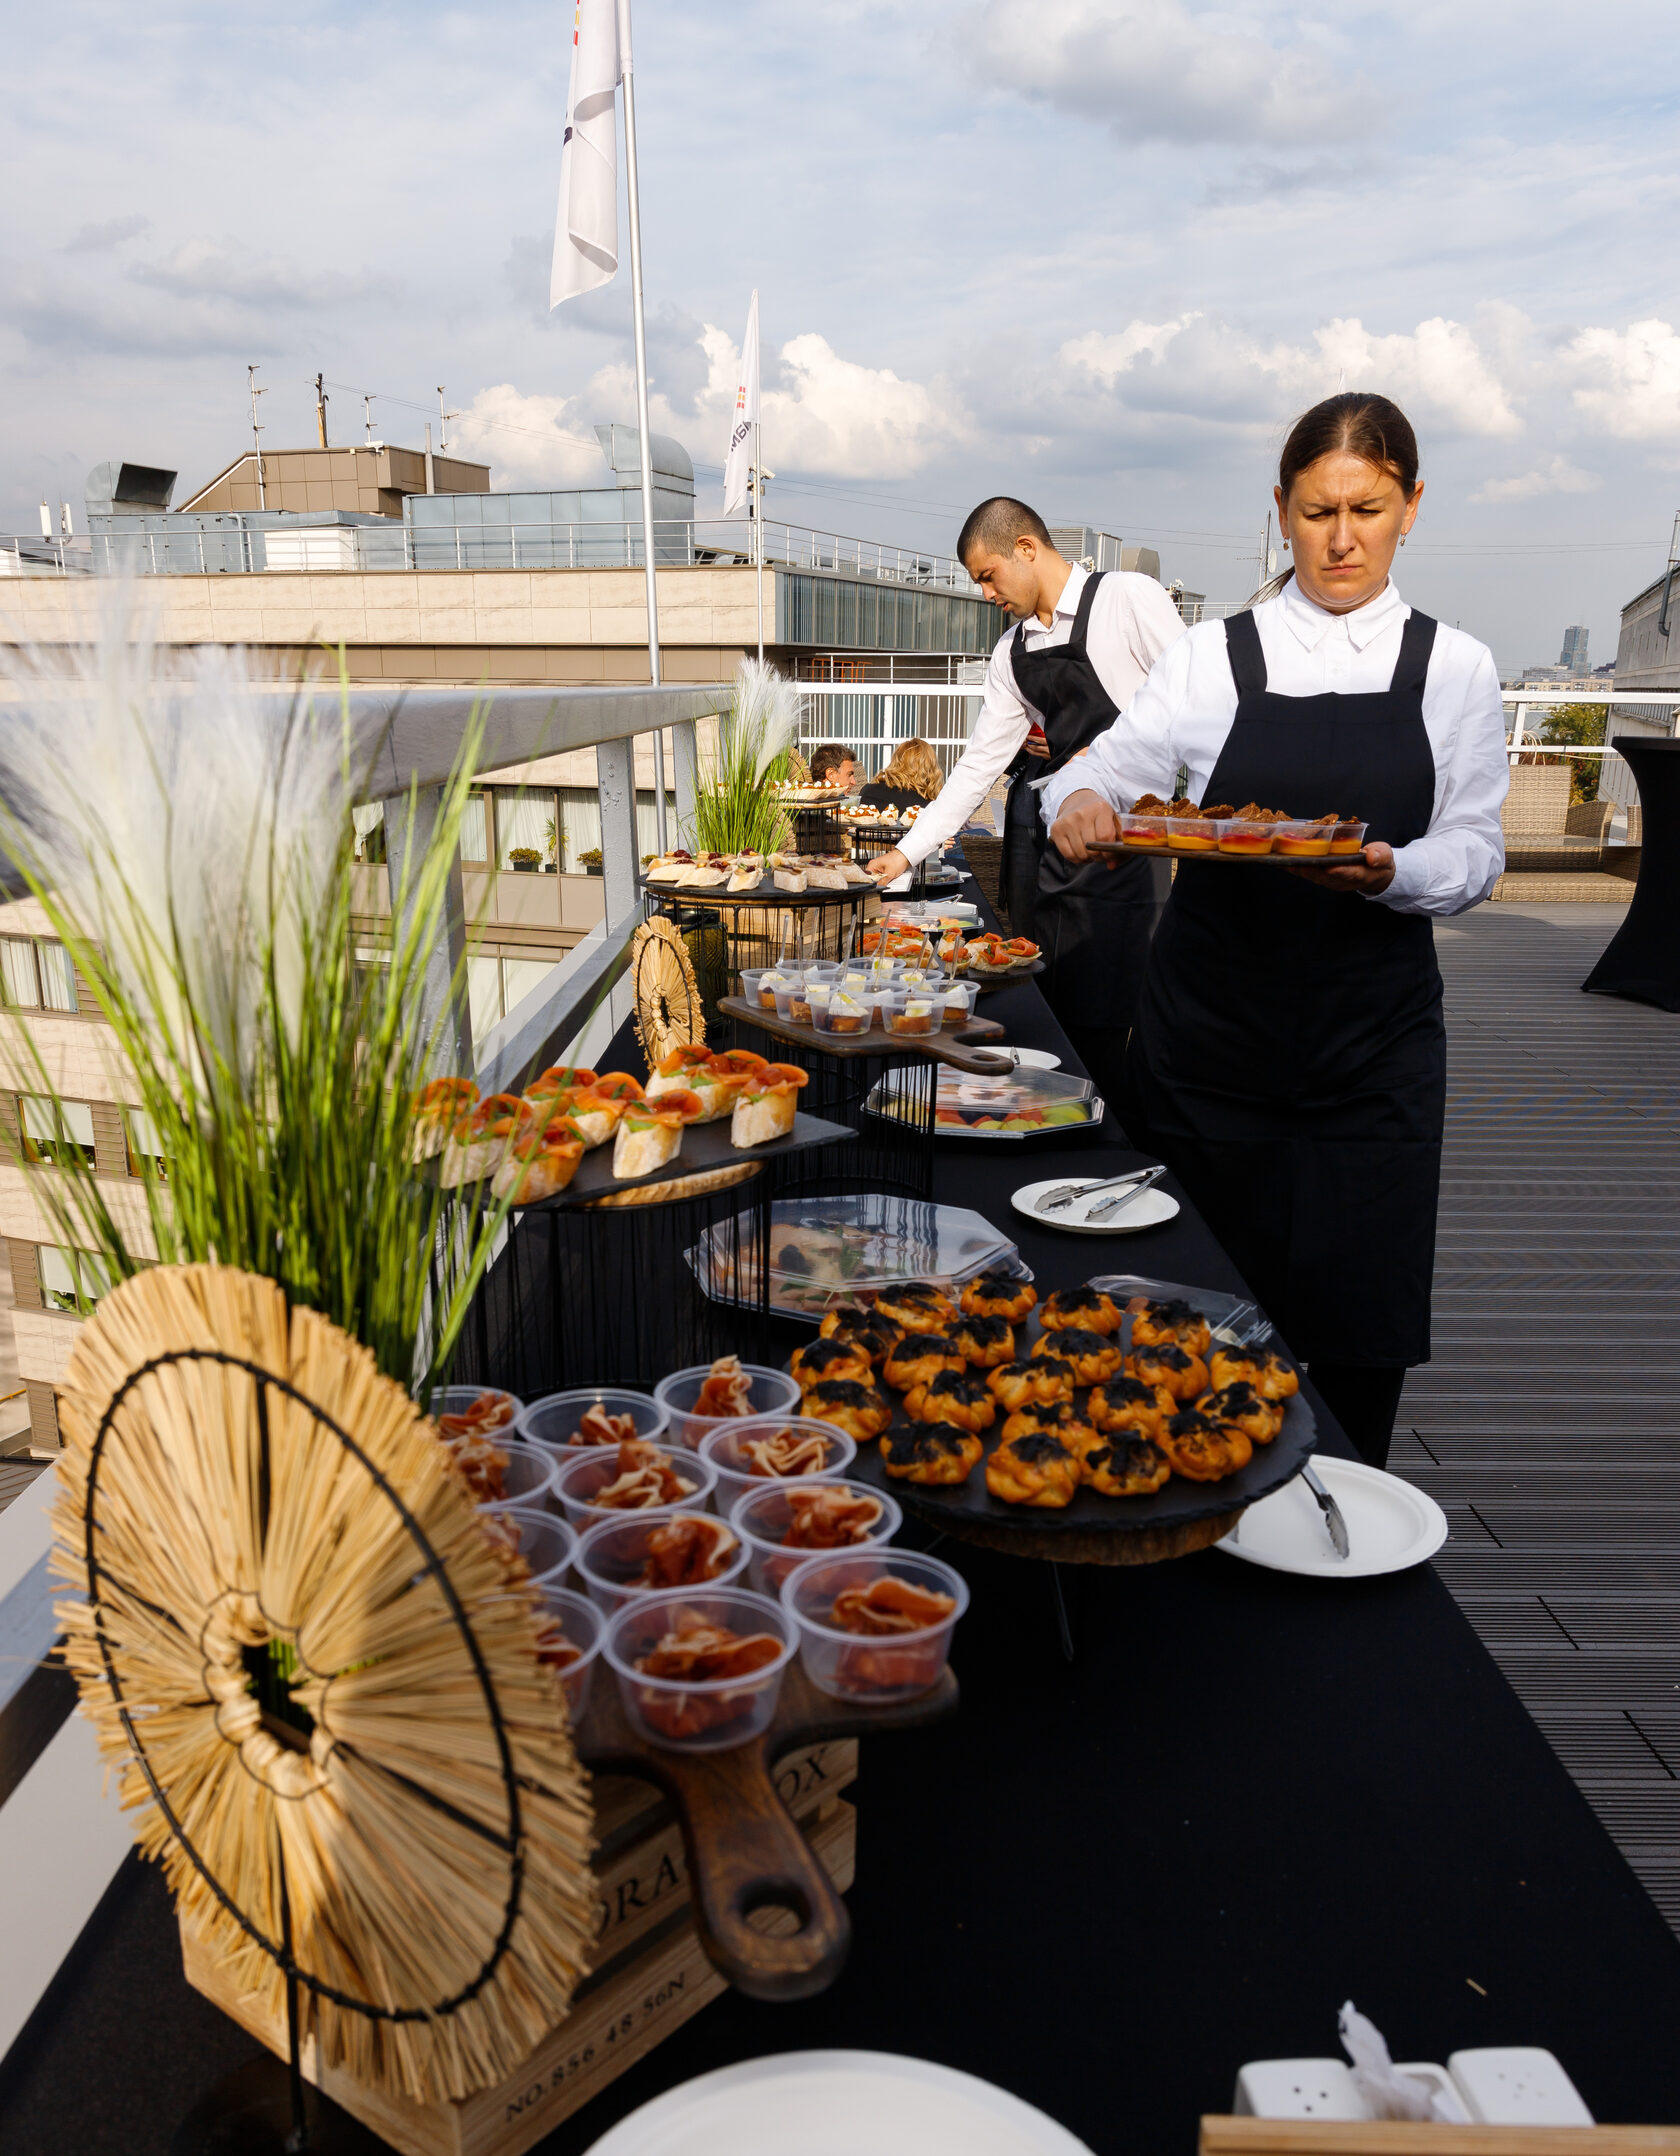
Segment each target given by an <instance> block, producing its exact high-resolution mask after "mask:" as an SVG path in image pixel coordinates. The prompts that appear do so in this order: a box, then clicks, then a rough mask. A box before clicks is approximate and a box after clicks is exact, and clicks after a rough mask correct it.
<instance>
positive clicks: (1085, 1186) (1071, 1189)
mask: <svg viewBox="0 0 1680 2156" xmlns="http://www.w3.org/2000/svg"><path fill="white" fill-rule="evenodd" d="M1166 1172H1167V1170H1166V1163H1165V1162H1164V1161H1158V1162H1157V1163H1156V1164H1155V1166H1154V1167H1153V1168H1132V1169H1130V1170H1128V1172H1127V1173H1126V1174H1125V1175H1114V1176H1110V1177H1109V1179H1108V1181H1107V1182H1105V1183H1058V1184H1057V1186H1056V1188H1055V1189H1054V1190H1052V1191H1051V1192H1050V1193H1049V1195H1048V1196H1046V1197H1043V1198H1040V1199H1039V1201H1038V1204H1037V1205H1036V1206H1035V1207H1034V1208H1033V1210H1034V1211H1035V1212H1038V1213H1059V1212H1061V1211H1062V1210H1063V1209H1064V1208H1065V1207H1067V1206H1070V1205H1071V1204H1072V1203H1073V1201H1074V1200H1075V1198H1094V1197H1096V1196H1097V1195H1098V1194H1099V1193H1100V1192H1102V1191H1105V1190H1112V1191H1114V1192H1115V1193H1116V1195H1115V1196H1114V1197H1112V1198H1110V1199H1109V1200H1108V1202H1107V1203H1106V1204H1105V1205H1099V1206H1098V1207H1097V1208H1096V1210H1095V1211H1094V1212H1090V1213H1087V1214H1086V1215H1085V1218H1086V1219H1087V1220H1112V1219H1113V1218H1114V1215H1115V1214H1116V1213H1117V1212H1119V1210H1120V1208H1121V1207H1122V1206H1123V1205H1130V1204H1131V1202H1132V1200H1133V1199H1134V1198H1141V1197H1142V1196H1143V1194H1144V1192H1145V1191H1146V1190H1149V1189H1151V1188H1153V1186H1154V1185H1155V1184H1156V1183H1158V1182H1159V1181H1160V1180H1161V1178H1162V1176H1163V1175H1165V1174H1166ZM1121 1192H1124V1196H1121V1195H1119V1193H1121Z"/></svg>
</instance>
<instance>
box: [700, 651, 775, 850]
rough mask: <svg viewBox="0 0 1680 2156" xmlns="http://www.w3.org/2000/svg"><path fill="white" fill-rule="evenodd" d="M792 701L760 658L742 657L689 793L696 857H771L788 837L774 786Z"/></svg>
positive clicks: (772, 671) (773, 673)
mask: <svg viewBox="0 0 1680 2156" xmlns="http://www.w3.org/2000/svg"><path fill="white" fill-rule="evenodd" d="M798 716H799V696H798V691H797V690H796V689H795V688H794V686H793V683H792V682H791V681H784V680H783V679H782V677H781V675H779V674H778V673H776V672H775V671H774V670H773V669H772V668H771V667H769V666H766V665H765V664H764V663H763V661H762V660H759V659H745V660H743V661H742V663H741V667H740V670H739V672H738V673H737V674H736V677H735V688H734V693H733V694H732V696H731V698H730V703H729V709H728V710H727V711H726V712H724V713H723V715H722V716H721V718H720V719H719V721H718V728H717V735H716V741H715V745H714V746H713V748H712V750H711V754H710V756H709V757H708V758H707V763H706V765H704V766H702V769H701V772H700V782H699V785H698V786H697V788H696V789H695V797H694V821H693V827H692V829H691V831H690V832H689V834H688V839H689V845H690V847H691V848H692V850H693V851H694V852H696V853H774V852H776V851H777V850H778V849H779V848H781V847H784V846H786V845H787V844H788V843H789V842H790V840H791V838H792V834H793V824H792V821H791V819H790V818H789V816H788V813H787V810H786V809H785V808H784V807H783V806H782V804H781V802H780V801H779V800H778V799H777V798H776V788H777V787H778V786H781V785H784V784H785V783H786V781H787V777H788V770H789V765H790V762H791V759H792V750H793V734H794V728H795V725H796V723H797V721H798Z"/></svg>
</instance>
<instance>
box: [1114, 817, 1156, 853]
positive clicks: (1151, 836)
mask: <svg viewBox="0 0 1680 2156" xmlns="http://www.w3.org/2000/svg"><path fill="white" fill-rule="evenodd" d="M1120 843H1121V844H1122V845H1123V846H1142V847H1146V848H1148V849H1150V850H1151V851H1153V852H1156V853H1159V852H1160V851H1161V850H1162V849H1163V848H1164V847H1165V845H1166V843H1167V819H1166V817H1164V816H1135V815H1133V814H1131V813H1130V812H1129V811H1128V812H1126V813H1125V814H1123V815H1122V816H1121V818H1120Z"/></svg>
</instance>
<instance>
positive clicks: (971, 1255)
mask: <svg viewBox="0 0 1680 2156" xmlns="http://www.w3.org/2000/svg"><path fill="white" fill-rule="evenodd" d="M1026 1075H1027V1073H1025V1072H1017V1073H1016V1076H1017V1077H1025V1076H1026ZM1035 1075H1040V1076H1042V1075H1046V1074H1044V1073H1037V1074H1035ZM1068 1082H1069V1083H1070V1084H1073V1085H1076V1086H1079V1085H1083V1086H1089V1084H1090V1080H1089V1079H1075V1080H1070V1081H1068ZM869 1103H870V1104H871V1106H872V1112H876V1113H882V1112H888V1113H890V1110H884V1109H883V1108H882V1106H881V1103H880V1096H879V1089H878V1088H877V1089H876V1090H875V1091H872V1092H871V1094H870V1096H869ZM684 1256H685V1258H686V1260H687V1262H688V1263H689V1264H690V1265H691V1266H692V1267H693V1268H694V1274H695V1278H696V1279H697V1280H698V1281H699V1283H700V1286H701V1289H702V1291H703V1292H704V1293H705V1294H707V1295H709V1296H711V1297H713V1298H714V1299H715V1300H717V1301H719V1302H731V1303H732V1302H738V1301H742V1300H745V1301H746V1302H748V1303H752V1302H754V1301H755V1300H756V1298H757V1294H758V1267H759V1264H760V1262H761V1258H760V1252H759V1237H758V1223H757V1221H756V1220H755V1219H754V1217H753V1216H752V1214H750V1213H741V1214H737V1215H736V1217H735V1219H734V1220H732V1221H728V1220H725V1221H720V1222H718V1223H716V1224H715V1225H714V1226H712V1227H710V1228H708V1229H706V1231H705V1233H704V1234H703V1235H702V1236H701V1237H700V1239H699V1241H698V1242H697V1243H696V1244H695V1245H694V1247H693V1249H691V1250H689V1251H686V1252H685V1253H684ZM999 1267H1001V1268H1004V1269H1006V1270H1009V1269H1013V1270H1016V1271H1018V1272H1019V1273H1020V1274H1021V1277H1022V1278H1023V1279H1030V1278H1031V1274H1030V1273H1028V1272H1027V1270H1026V1268H1025V1267H1024V1266H1022V1265H1021V1264H1020V1258H1019V1252H1018V1251H1017V1249H1016V1246H1015V1245H1014V1243H1012V1242H1011V1241H1010V1240H1009V1238H1008V1237H1007V1236H1006V1235H1002V1234H1000V1233H999V1231H998V1230H997V1229H996V1228H995V1227H993V1225H992V1223H991V1222H990V1221H989V1220H987V1219H986V1218H985V1216H984V1215H983V1214H981V1213H973V1212H969V1211H968V1210H967V1209H966V1208H964V1207H962V1206H955V1205H936V1204H934V1203H933V1202H932V1201H931V1200H929V1199H924V1198H897V1197H893V1196H891V1195H889V1194H888V1193H887V1192H885V1191H878V1190H872V1191H860V1192H857V1193H855V1194H853V1195H851V1196H847V1197H833V1198H824V1199H822V1200H821V1201H820V1203H818V1204H815V1205H813V1203H812V1201H811V1200H810V1199H809V1198H802V1199H801V1198H775V1199H772V1201H771V1205H770V1307H771V1309H772V1310H773V1311H774V1312H775V1313H776V1315H777V1316H778V1317H796V1318H807V1319H809V1320H811V1321H812V1322H815V1321H816V1320H817V1319H819V1318H821V1317H822V1315H823V1313H824V1312H825V1311H827V1310H829V1309H831V1308H832V1307H833V1306H834V1304H836V1303H841V1302H856V1301H857V1300H859V1299H860V1298H861V1299H863V1300H864V1301H868V1300H869V1299H870V1298H871V1297H873V1296H875V1295H877V1294H879V1293H880V1292H881V1290H882V1289H884V1288H890V1287H893V1286H898V1285H902V1284H903V1283H904V1282H905V1281H907V1280H914V1281H916V1282H918V1283H920V1284H921V1285H923V1286H926V1287H934V1288H944V1289H945V1290H946V1291H947V1292H953V1291H954V1290H955V1288H956V1287H957V1286H958V1284H959V1283H961V1282H962V1281H965V1280H972V1279H973V1277H974V1275H975V1274H976V1273H984V1272H990V1271H992V1270H994V1269H995V1268H999ZM683 1374H687V1373H683ZM777 1375H778V1376H782V1375H783V1373H781V1372H778V1373H777ZM669 1382H671V1381H670V1380H666V1383H669ZM784 1382H785V1383H786V1384H788V1385H791V1384H792V1382H793V1381H792V1379H784ZM690 1397H692V1395H690ZM654 1398H655V1399H656V1400H667V1401H668V1404H669V1405H670V1406H671V1408H672V1410H673V1413H672V1417H671V1432H670V1434H671V1435H672V1436H676V1435H677V1434H678V1431H679V1428H680V1423H681V1418H680V1416H679V1414H678V1413H677V1412H676V1410H677V1409H678V1408H679V1407H680V1406H681V1405H682V1403H681V1402H679V1401H677V1400H675V1399H674V1398H670V1397H669V1396H668V1395H667V1394H666V1393H665V1391H664V1387H663V1386H662V1385H656V1386H655V1387H654ZM783 1411H785V1412H786V1413H788V1414H794V1413H796V1412H797V1410H796V1409H795V1407H794V1404H793V1400H792V1399H791V1398H789V1397H787V1396H786V1395H785V1394H784V1395H782V1396H779V1397H778V1398H777V1400H776V1401H775V1403H774V1404H772V1403H770V1402H769V1401H764V1402H763V1403H762V1404H761V1402H760V1399H759V1396H758V1393H757V1390H756V1388H755V1390H754V1394H753V1412H754V1413H755V1414H776V1413H779V1412H783ZM695 1442H696V1443H698V1442H699V1440H698V1438H697V1439H696V1440H695Z"/></svg>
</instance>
